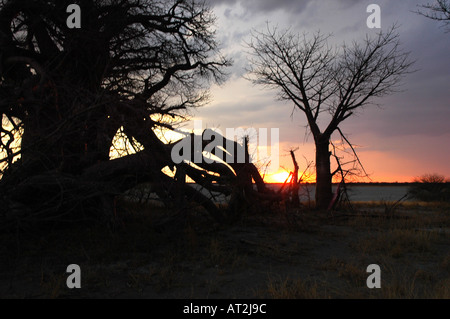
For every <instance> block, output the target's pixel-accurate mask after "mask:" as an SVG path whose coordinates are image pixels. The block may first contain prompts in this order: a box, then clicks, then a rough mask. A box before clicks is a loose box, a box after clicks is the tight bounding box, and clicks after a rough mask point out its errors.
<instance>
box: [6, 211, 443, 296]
mask: <svg viewBox="0 0 450 319" xmlns="http://www.w3.org/2000/svg"><path fill="white" fill-rule="evenodd" d="M386 205H388V204H386V203H357V204H355V205H354V206H355V207H356V208H357V212H356V213H355V212H352V213H351V214H348V212H336V213H334V214H333V215H332V216H330V215H329V214H317V213H316V212H313V211H302V212H296V213H295V214H296V215H295V218H293V217H292V216H286V214H288V212H284V213H283V214H284V215H283V214H282V216H280V215H273V216H271V215H264V216H247V217H246V218H244V219H243V220H242V221H241V222H238V223H237V224H234V225H232V226H223V227H216V226H214V227H212V226H211V225H210V220H208V219H207V218H206V219H205V216H202V215H200V217H198V216H196V217H195V218H193V217H192V215H190V216H187V218H186V220H185V221H183V222H182V223H181V224H180V223H177V224H176V225H175V224H174V225H171V224H170V223H169V224H165V226H164V227H159V225H160V223H159V222H160V220H164V219H166V217H168V216H167V213H168V212H167V211H164V210H163V209H161V208H154V210H152V208H151V207H141V206H139V207H128V209H127V213H126V215H125V216H124V218H123V226H122V227H121V228H119V229H117V230H115V231H111V230H110V229H108V228H105V227H99V226H89V227H86V226H79V227H73V228H70V229H69V228H67V229H61V230H54V231H51V232H48V233H42V234H27V235H21V236H20V237H16V236H15V237H7V236H3V237H2V238H1V239H2V244H3V245H2V246H1V247H2V248H1V251H0V253H1V255H2V256H0V257H1V258H2V260H5V261H7V262H6V263H4V265H2V268H1V269H0V276H2V277H0V278H7V279H8V281H5V282H4V283H2V282H1V281H0V289H1V290H0V296H1V297H4V298H15V297H18V298H23V297H29V298H77V297H91V296H94V297H98V296H106V297H111V298H114V297H116V296H122V297H123V296H125V297H130V296H145V297H147V298H152V297H158V298H159V297H161V296H167V297H170V296H176V297H177V298H178V297H188V298H197V297H200V298H205V297H207V298H209V297H215V298H227V297H228V298H235V297H237V298H239V297H240V298H247V297H250V298H254V297H259V298H281V299H299V298H302V299H303V298H307V299H309V298H312V299H316V298H394V299H397V298H426V299H428V298H430V299H431V298H444V299H448V298H450V292H449V287H450V255H449V254H448V251H449V249H450V242H449V240H448V238H449V235H448V232H447V231H448V228H449V227H450V209H449V207H450V206H448V205H447V204H442V205H438V204H432V205H429V204H427V205H424V204H421V203H419V204H418V203H414V204H413V203H402V204H401V205H398V206H396V207H395V209H394V210H389V214H387V213H386ZM169 214H170V213H169ZM194 215H195V214H194ZM340 216H345V217H340ZM280 218H281V219H280ZM292 219H295V222H291V221H292ZM168 220H170V219H168ZM287 221H289V222H287ZM72 263H76V264H79V265H80V266H81V268H82V289H81V290H78V291H77V290H73V291H68V289H67V287H66V285H65V282H66V278H67V274H66V273H65V269H66V267H67V265H68V264H72ZM372 263H375V264H379V265H380V267H381V269H382V288H381V289H368V288H367V287H366V286H365V285H366V279H367V276H368V274H367V273H366V268H367V266H368V265H369V264H372ZM36 265H38V266H37V267H36ZM268 274H269V275H268ZM9 286H13V287H16V288H15V290H13V291H11V289H10V288H8V287H9ZM2 287H3V288H2ZM5 287H6V288H5Z"/></svg>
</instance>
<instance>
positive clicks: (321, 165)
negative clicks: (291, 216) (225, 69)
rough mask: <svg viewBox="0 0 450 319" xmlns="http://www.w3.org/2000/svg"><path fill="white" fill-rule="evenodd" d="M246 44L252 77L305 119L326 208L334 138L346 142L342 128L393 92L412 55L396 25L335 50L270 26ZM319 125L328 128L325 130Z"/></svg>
mask: <svg viewBox="0 0 450 319" xmlns="http://www.w3.org/2000/svg"><path fill="white" fill-rule="evenodd" d="M248 46H249V49H250V54H251V61H250V62H251V63H250V65H251V66H250V68H249V70H248V71H249V73H248V74H249V75H248V78H249V79H250V80H251V81H252V82H253V83H255V84H259V85H263V86H265V87H268V88H270V89H275V90H276V91H277V92H278V97H279V99H281V100H287V101H290V102H292V103H293V104H294V105H295V107H296V108H297V109H298V110H300V111H301V112H302V113H303V114H304V115H305V117H306V119H307V122H308V128H309V130H310V131H311V133H312V135H313V137H314V142H315V147H316V158H315V165H316V205H317V207H318V208H321V209H326V208H327V207H328V205H329V204H330V201H331V199H332V177H333V176H332V175H333V174H332V172H331V169H330V164H331V163H330V155H331V153H330V149H329V145H330V138H331V136H332V134H333V133H334V132H338V133H339V134H341V135H342V137H343V138H344V140H345V141H348V139H347V138H345V137H344V135H343V134H342V131H341V130H340V128H339V125H340V124H341V123H342V122H343V121H344V120H346V119H347V118H349V117H350V116H352V115H353V114H354V113H355V111H358V110H360V109H362V108H364V107H365V106H367V105H369V104H373V103H374V102H375V101H374V99H375V98H377V97H381V96H384V95H387V94H390V93H392V92H394V91H395V89H396V88H397V86H398V84H399V81H400V79H401V78H402V76H404V75H405V74H406V73H407V72H408V70H409V68H410V66H411V64H412V62H410V61H409V60H408V53H405V52H403V51H402V50H401V48H400V44H399V36H398V33H396V28H395V27H392V28H390V29H389V30H388V31H387V32H385V33H382V32H380V33H379V34H378V35H377V36H376V37H375V38H369V37H367V38H366V39H365V41H364V42H363V43H362V44H360V43H357V42H354V43H353V44H352V45H350V46H348V45H345V44H344V45H342V47H341V48H340V50H335V49H333V48H331V47H330V46H329V45H328V37H326V36H323V35H322V34H320V33H316V34H313V35H308V34H303V35H298V34H295V33H293V32H291V31H289V30H286V31H283V32H280V31H278V30H277V29H276V28H270V26H268V27H267V31H266V32H255V33H254V35H253V38H252V41H251V42H250V43H249V44H248ZM327 116H328V117H327ZM319 122H320V123H327V124H326V125H325V126H324V127H322V128H321V127H320V126H319ZM350 146H351V145H350Z"/></svg>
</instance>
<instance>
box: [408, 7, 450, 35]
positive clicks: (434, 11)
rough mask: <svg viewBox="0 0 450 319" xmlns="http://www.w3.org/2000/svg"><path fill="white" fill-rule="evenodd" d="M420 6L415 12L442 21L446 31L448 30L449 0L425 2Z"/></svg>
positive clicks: (449, 16)
mask: <svg viewBox="0 0 450 319" xmlns="http://www.w3.org/2000/svg"><path fill="white" fill-rule="evenodd" d="M420 7H421V10H417V11H416V13H418V14H420V15H423V16H425V17H427V18H430V19H432V20H436V21H439V22H442V23H443V25H444V27H445V28H446V29H447V30H446V32H449V31H450V29H449V25H450V1H448V0H436V2H435V3H427V4H424V5H421V6H420Z"/></svg>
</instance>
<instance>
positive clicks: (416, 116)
mask: <svg viewBox="0 0 450 319" xmlns="http://www.w3.org/2000/svg"><path fill="white" fill-rule="evenodd" d="M208 1H209V3H210V6H211V7H212V9H213V12H214V14H215V15H216V17H217V22H216V29H217V31H216V32H217V40H218V41H219V43H220V44H221V52H222V53H223V54H224V55H225V56H227V57H229V58H232V59H233V61H234V64H233V66H232V67H230V68H229V69H228V72H229V74H230V76H229V79H228V80H227V82H225V83H224V84H222V85H213V86H212V87H211V101H210V103H208V104H207V105H206V106H204V107H202V108H199V109H196V110H195V112H193V113H192V120H197V121H200V120H201V121H202V122H201V123H202V126H203V128H216V129H220V130H222V131H223V132H225V129H226V128H249V127H252V128H255V129H260V128H267V129H268V130H270V129H272V128H279V132H280V135H279V166H280V168H279V169H278V170H277V171H276V172H272V173H276V174H277V175H274V177H273V179H272V181H275V180H277V181H281V180H282V179H283V177H285V176H286V175H287V173H286V171H287V170H292V169H293V167H292V166H293V165H292V162H291V159H290V155H289V150H291V149H296V156H297V159H298V161H299V164H300V166H301V167H300V170H302V169H304V168H305V166H306V163H307V161H313V160H314V144H313V139H312V136H310V135H308V134H307V132H308V131H307V127H306V119H305V117H304V114H303V113H301V112H300V111H293V110H294V107H293V104H292V103H289V102H282V101H278V100H277V99H276V92H275V91H270V90H268V89H266V88H263V87H259V86H255V85H253V84H252V83H251V82H250V81H248V80H246V79H245V78H244V75H245V72H246V71H245V70H246V67H248V63H249V61H248V58H249V56H248V48H247V47H246V44H245V43H248V41H249V40H250V39H251V32H252V30H254V31H264V30H265V28H266V26H267V23H269V24H270V25H271V26H277V27H278V28H279V29H284V28H290V30H291V31H294V32H298V33H304V32H307V33H314V32H316V31H318V30H320V32H321V33H323V34H332V38H331V41H332V43H333V44H336V45H339V44H342V43H344V42H346V43H349V42H351V41H354V40H356V41H360V40H363V39H364V37H365V36H366V34H369V35H375V33H377V32H379V31H380V29H369V28H368V27H367V23H366V21H367V18H368V17H369V15H370V13H367V11H366V10H367V7H368V5H370V4H377V5H379V7H380V8H381V31H383V30H387V29H389V28H390V27H391V26H392V25H393V24H397V25H398V33H399V35H400V42H401V45H402V47H403V49H404V50H406V51H410V52H411V55H410V57H411V59H412V60H414V61H415V64H414V66H413V69H414V71H415V72H413V73H411V74H408V75H407V76H406V77H405V78H404V80H403V81H402V85H401V91H400V92H397V93H394V94H392V95H389V96H386V97H382V98H378V99H377V100H375V101H374V102H375V103H376V104H378V106H368V107H366V108H365V109H363V110H361V111H359V112H358V113H357V114H355V115H354V116H352V117H350V118H348V119H347V120H346V121H344V122H343V123H342V124H341V126H340V127H341V129H342V131H343V132H344V133H345V134H346V135H347V137H348V138H349V140H350V141H351V142H352V143H353V144H354V145H355V148H356V151H357V153H358V155H359V157H360V160H361V162H362V163H363V165H364V168H365V170H366V172H367V173H368V174H369V176H370V179H367V178H365V179H364V178H363V179H360V181H366V182H369V181H374V182H410V181H412V180H413V178H414V177H417V176H420V175H423V174H426V173H438V174H442V175H445V176H447V177H450V147H449V142H450V125H449V120H450V87H449V86H450V32H447V33H446V32H445V31H446V30H445V29H444V28H442V26H441V25H440V24H439V23H438V22H436V21H433V20H430V19H427V18H425V17H423V16H421V15H418V14H417V13H415V12H414V11H416V10H417V9H418V7H417V5H419V4H424V3H426V2H427V1H428V0H417V1H416V0H411V1H410V0H397V1H394V0H390V1H389V0H385V1H381V0H380V1H375V0H371V1H355V0H335V1H331V0H315V1H313V0H277V1H274V0H208ZM192 126H193V122H190V123H189V124H188V126H187V127H188V128H189V127H192ZM269 180H270V179H269Z"/></svg>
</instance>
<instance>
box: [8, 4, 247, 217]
mask: <svg viewBox="0 0 450 319" xmlns="http://www.w3.org/2000/svg"><path fill="white" fill-rule="evenodd" d="M72 2H73V1H71V0H70V1H69V0H65V1H61V0H58V1H56V0H53V1H47V0H46V1H43V0H30V1H21V0H2V1H1V2H0V114H1V116H2V138H1V142H2V143H1V147H2V151H3V154H4V155H5V156H4V157H3V158H2V159H1V163H0V164H1V165H3V168H2V173H3V176H2V179H1V180H0V189H1V194H2V195H1V198H0V217H4V218H5V219H7V220H10V219H11V218H12V219H13V220H17V219H18V218H19V217H20V216H27V217H28V218H29V219H32V220H36V221H37V220H43V219H56V218H60V216H62V215H71V216H72V218H73V214H72V213H75V214H76V215H77V216H78V217H80V218H81V216H82V215H83V212H84V213H86V214H85V215H90V214H92V211H95V212H97V213H98V212H102V214H106V215H107V216H108V218H109V217H111V215H112V212H113V211H114V198H115V196H116V195H118V194H123V193H124V192H126V191H127V190H129V189H132V188H133V187H135V186H136V185H140V184H142V183H147V182H156V183H158V186H157V187H156V192H157V193H158V195H159V196H160V197H161V198H165V199H167V201H166V202H172V203H174V199H175V198H176V197H175V196H178V195H176V193H177V192H175V191H174V190H175V189H177V187H176V185H178V184H177V183H176V180H180V181H181V180H182V179H183V178H184V180H185V178H186V174H188V175H189V174H190V175H191V178H193V179H194V180H195V181H197V182H198V183H200V184H202V185H203V186H205V187H209V188H210V189H214V190H220V191H225V192H229V189H228V186H227V187H225V186H222V184H223V183H224V182H223V176H221V175H220V174H213V173H211V174H210V173H208V172H206V171H204V170H200V169H199V168H198V167H197V168H195V169H194V168H192V167H191V166H189V165H188V164H186V163H181V164H179V165H175V164H174V163H173V162H172V159H171V156H170V154H171V149H172V147H173V146H174V143H168V144H167V143H163V142H162V141H161V140H160V139H159V138H158V136H157V134H156V133H155V132H156V129H158V128H164V129H166V130H172V129H174V125H175V124H174V122H176V121H177V120H180V119H183V118H184V117H185V116H186V114H187V111H188V110H189V108H191V107H197V106H200V105H202V104H203V103H205V101H207V90H208V86H209V84H210V83H212V81H215V82H219V83H220V82H222V81H223V80H224V79H225V78H226V76H225V73H224V68H225V67H227V66H229V65H230V61H229V60H228V59H226V58H224V57H223V56H221V55H220V52H219V50H218V45H217V42H216V39H215V33H214V29H213V26H214V21H215V18H214V16H213V14H212V12H211V10H210V9H209V8H208V7H207V6H205V4H204V3H199V2H196V1H194V0H171V1H159V0H130V1H122V0H80V1H79V2H78V4H79V5H80V8H81V17H82V23H81V28H80V29H77V28H74V29H70V28H68V27H67V25H66V18H67V16H68V14H67V13H66V8H67V6H68V5H69V4H70V3H72ZM118 130H120V131H121V132H122V134H123V136H124V137H125V138H127V139H128V141H129V142H130V143H131V144H133V145H135V146H136V151H137V152H136V153H135V154H130V155H128V156H124V157H122V158H118V159H114V160H110V158H109V154H110V148H111V146H112V141H113V139H114V137H115V135H116V132H118ZM18 143H19V145H17V144H18ZM199 165H200V164H199ZM200 166H201V165H200ZM164 167H169V168H170V169H172V171H173V172H174V173H175V172H176V173H175V177H169V176H167V175H165V174H163V173H162V172H161V170H162V169H163V168H164ZM205 167H207V168H208V170H209V171H210V172H214V170H219V171H220V172H221V173H222V175H227V174H228V175H233V176H234V177H236V175H239V174H238V172H237V171H236V170H232V169H230V167H229V166H227V165H224V164H222V165H220V164H219V163H213V164H210V165H206V164H205V165H203V168H205ZM255 176H256V175H255ZM184 180H182V182H183V183H181V185H182V186H181V190H180V189H179V188H178V194H180V192H181V193H182V195H180V196H190V197H191V198H195V200H196V201H197V202H199V203H201V204H202V205H203V206H205V207H206V208H207V209H208V210H209V211H210V212H212V213H213V215H214V216H215V217H217V218H219V217H220V216H219V213H218V211H217V209H216V207H215V205H214V204H213V203H212V202H211V201H210V200H209V199H208V198H206V197H205V196H204V194H202V193H201V192H197V191H195V190H194V189H193V188H190V187H188V186H186V185H185V183H184ZM227 185H229V184H227Z"/></svg>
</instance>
